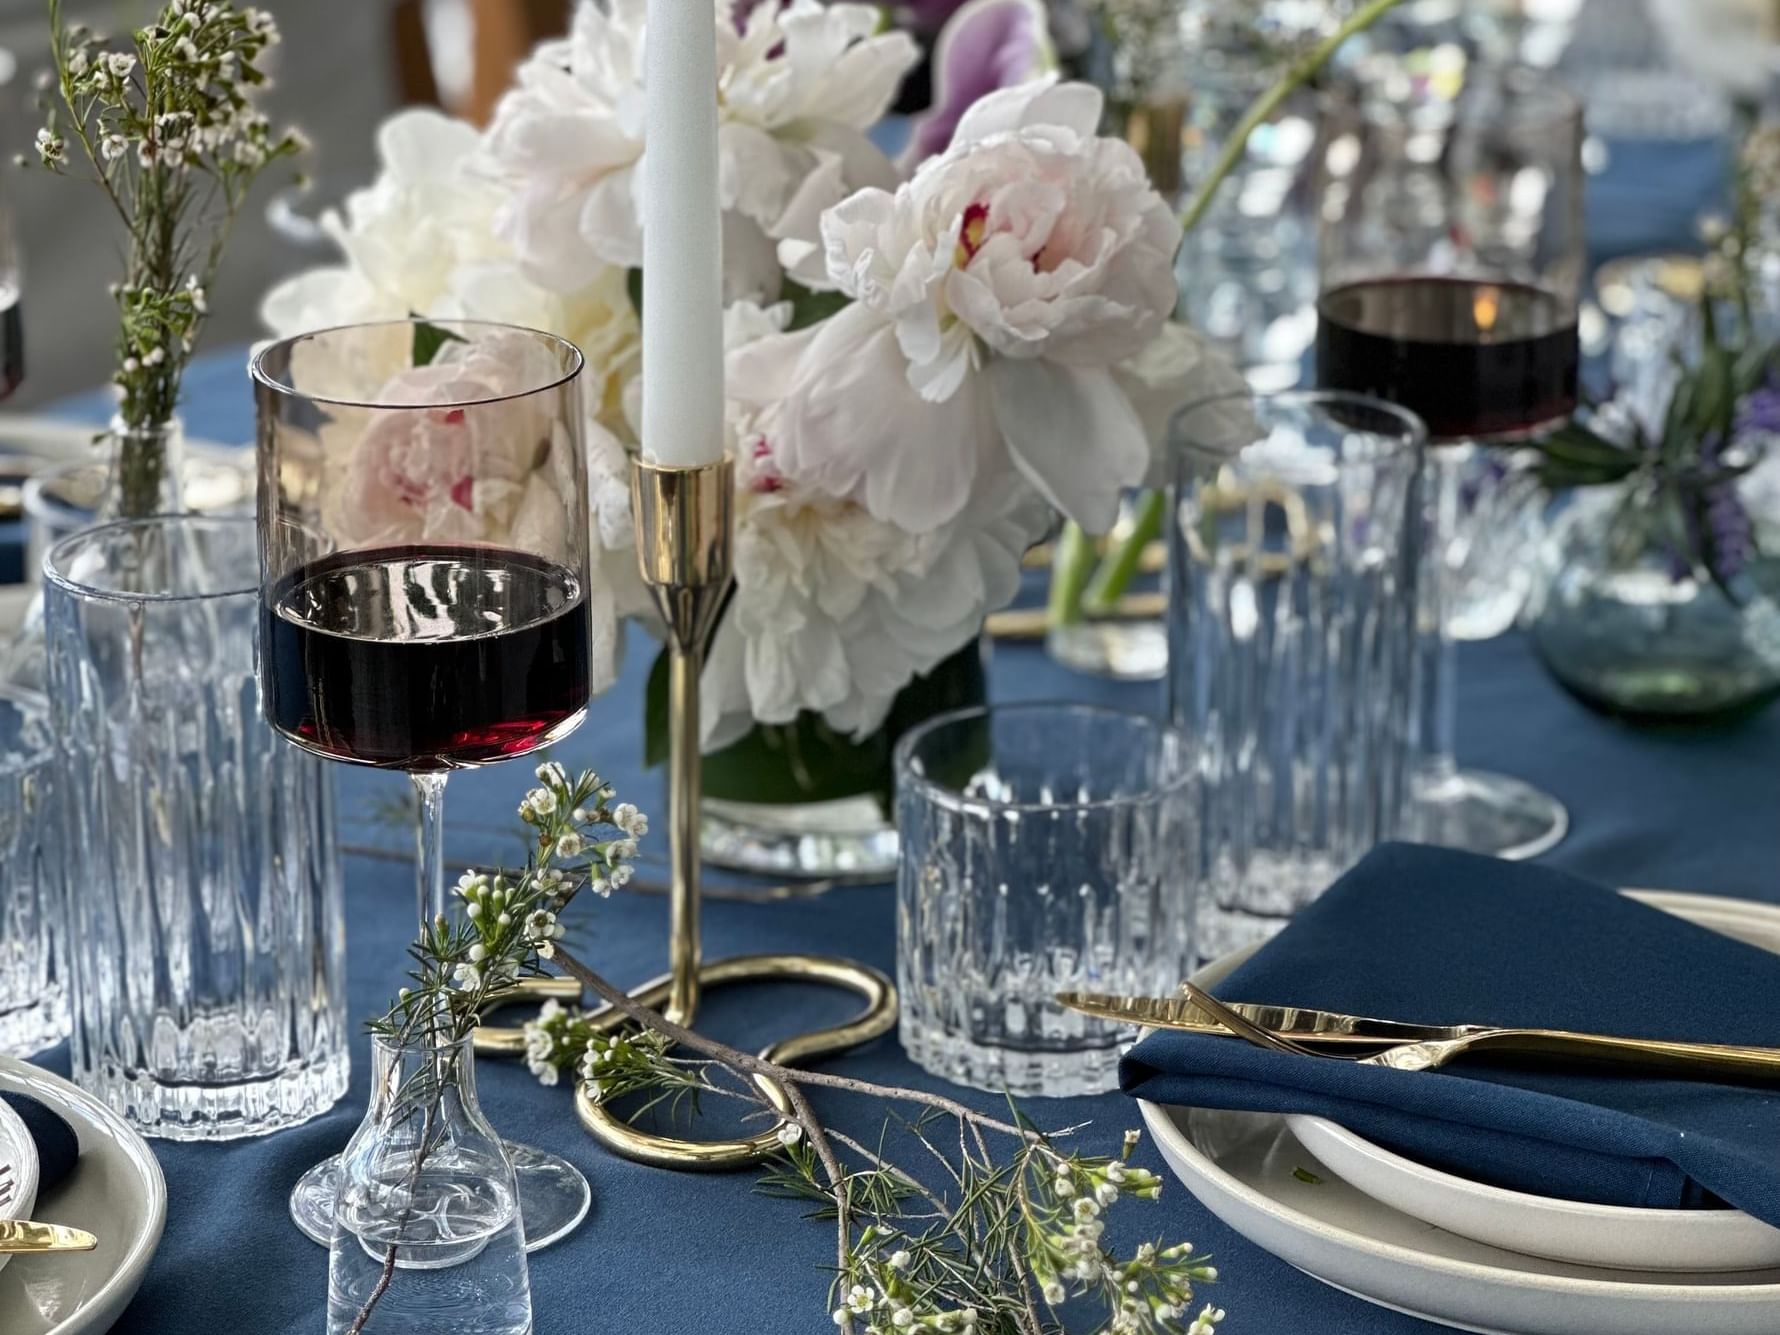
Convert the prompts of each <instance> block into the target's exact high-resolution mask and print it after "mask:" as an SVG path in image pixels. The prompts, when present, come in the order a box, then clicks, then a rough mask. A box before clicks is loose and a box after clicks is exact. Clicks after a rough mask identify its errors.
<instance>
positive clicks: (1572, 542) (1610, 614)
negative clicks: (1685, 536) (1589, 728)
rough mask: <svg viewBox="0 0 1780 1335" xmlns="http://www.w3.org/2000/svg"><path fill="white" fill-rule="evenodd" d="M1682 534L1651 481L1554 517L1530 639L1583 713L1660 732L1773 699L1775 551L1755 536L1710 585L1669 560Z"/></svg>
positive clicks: (1779, 685)
mask: <svg viewBox="0 0 1780 1335" xmlns="http://www.w3.org/2000/svg"><path fill="white" fill-rule="evenodd" d="M1720 513H1721V514H1722V512H1720ZM1705 522H1706V523H1714V522H1722V521H1720V520H1714V519H1713V518H1712V517H1711V514H1710V512H1708V517H1707V520H1706V521H1705ZM1683 532H1685V525H1684V524H1679V523H1677V522H1675V521H1674V507H1673V506H1671V505H1669V504H1666V503H1665V501H1664V496H1663V491H1662V487H1661V484H1659V483H1658V482H1657V481H1656V480H1655V479H1654V478H1651V477H1648V476H1639V477H1634V478H1632V479H1631V480H1629V481H1628V482H1626V483H1623V484H1619V485H1616V486H1611V487H1596V488H1590V489H1587V490H1584V491H1580V492H1578V493H1577V494H1576V495H1575V496H1574V497H1572V498H1571V501H1570V503H1569V504H1568V505H1567V506H1566V507H1565V508H1564V510H1563V512H1562V513H1561V514H1560V516H1559V517H1558V520H1557V522H1556V524H1555V525H1554V527H1553V530H1552V533H1551V536H1550V538H1549V540H1548V542H1547V546H1546V550H1545V559H1544V562H1543V570H1542V572H1541V578H1540V580H1539V583H1538V586H1537V587H1536V589H1535V591H1534V595H1533V600H1532V603H1531V605H1530V607H1529V611H1528V617H1527V629H1528V633H1529V635H1530V636H1531V639H1532V642H1533V647H1534V649H1535V650H1536V651H1537V652H1538V655H1539V659H1540V661H1541V662H1542V663H1543V664H1544V665H1545V667H1546V669H1547V670H1548V671H1549V672H1550V673H1551V674H1552V676H1553V677H1555V678H1556V679H1557V680H1558V682H1559V683H1560V684H1561V685H1562V686H1563V687H1564V688H1565V689H1566V690H1568V691H1569V692H1570V693H1571V694H1572V695H1574V696H1575V697H1576V698H1577V699H1579V700H1581V701H1582V702H1583V703H1584V704H1587V705H1589V706H1591V707H1593V708H1595V709H1598V710H1601V711H1602V712H1604V713H1608V714H1613V715H1617V716H1619V717H1622V718H1626V719H1630V720H1633V721H1642V722H1652V723H1664V722H1687V721H1707V720H1712V719H1719V718H1726V717H1731V716H1735V715H1739V714H1743V713H1747V712H1750V711H1753V710H1755V709H1758V708H1760V707H1761V706H1763V705H1765V704H1767V703H1768V702H1770V701H1772V700H1773V699H1775V698H1776V697H1777V696H1780V540H1776V535H1774V534H1771V533H1770V534H1765V535H1764V534H1763V533H1761V531H1760V530H1759V529H1757V530H1754V532H1753V536H1752V539H1751V540H1750V541H1749V542H1748V543H1747V545H1746V546H1745V545H1742V544H1739V552H1738V555H1739V557H1740V558H1741V559H1739V560H1738V561H1737V563H1736V565H1735V567H1734V568H1733V569H1725V568H1722V566H1721V568H1720V569H1719V570H1718V571H1717V572H1716V575H1713V574H1710V573H1708V572H1707V571H1706V570H1705V569H1703V568H1702V567H1701V565H1700V563H1699V562H1697V561H1695V560H1692V559H1689V558H1688V557H1687V556H1685V555H1683V554H1681V553H1678V552H1677V550H1676V548H1677V546H1678V545H1683V544H1682V543H1681V542H1680V540H1679V535H1680V534H1681V533H1683Z"/></svg>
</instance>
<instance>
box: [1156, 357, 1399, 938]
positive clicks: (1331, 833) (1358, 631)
mask: <svg viewBox="0 0 1780 1335" xmlns="http://www.w3.org/2000/svg"><path fill="white" fill-rule="evenodd" d="M1422 444H1423V433H1422V428H1421V424H1420V423H1419V421H1417V419H1416V418H1415V417H1414V416H1413V415H1412V414H1410V413H1408V412H1406V411H1404V410H1402V409H1399V408H1395V407H1392V406H1390V405H1389V404H1386V403H1383V402H1380V401H1379V400H1376V399H1369V398H1365V397H1363V396H1360V395H1352V394H1331V393H1316V392H1289V393H1284V394H1278V395H1273V396H1252V395H1247V394H1239V395H1236V396H1233V397H1228V398H1222V399H1215V400H1211V401H1209V402H1206V403H1202V404H1198V405H1196V406H1191V407H1188V408H1186V409H1184V410H1182V411H1181V412H1180V413H1179V414H1178V415H1177V416H1176V418H1175V420H1174V423H1173V427H1172V438H1171V449H1172V458H1171V461H1170V462H1171V467H1172V469H1173V491H1172V495H1171V517H1172V520H1171V522H1170V524H1169V525H1168V550H1169V560H1168V565H1169V598H1168V628H1169V638H1168V661H1169V712H1170V715H1171V717H1172V719H1173V721H1174V723H1175V724H1176V725H1177V726H1178V727H1180V728H1182V729H1183V730H1184V731H1186V732H1187V733H1188V734H1189V735H1191V736H1192V737H1193V738H1194V740H1195V742H1196V743H1197V744H1198V746H1199V748H1200V751H1201V756H1202V766H1203V776H1204V801H1205V815H1204V819H1205V840H1206V855H1207V877H1208V879H1207V883H1206V896H1205V899H1204V901H1203V909H1202V912H1201V915H1200V922H1199V943H1198V948H1199V954H1200V956H1201V958H1204V959H1212V958H1216V957H1218V956H1220V955H1222V954H1225V953H1227V952H1229V951H1231V950H1235V949H1237V948H1238V947H1240V946H1243V945H1247V944H1250V943H1252V942H1255V941H1258V940H1263V939H1265V938H1266V937H1268V936H1270V935H1272V933H1273V932H1275V931H1277V930H1278V929H1279V928H1280V927H1282V926H1284V925H1285V923H1286V922H1287V920H1288V919H1290V917H1291V916H1292V915H1293V914H1294V913H1296V912H1297V911H1298V910H1299V909H1301V908H1303V907H1304V906H1305V905H1306V904H1308V903H1310V901H1311V900H1312V899H1314V898H1315V897H1316V896H1317V895H1318V894H1320V893H1321V892H1322V891H1323V890H1324V889H1326V888H1327V887H1328V885H1329V884H1330V882H1332V881H1333V880H1334V879H1335V878H1336V877H1337V876H1339V875H1340V874H1341V873H1342V872H1343V871H1345V870H1346V869H1347V868H1348V867H1349V866H1351V865H1352V864H1353V863H1354V862H1355V861H1356V860H1357V859H1358V858H1359V857H1360V855H1361V854H1363V853H1364V852H1365V851H1366V850H1367V849H1369V848H1370V847H1372V845H1373V844H1375V843H1377V842H1378V841H1379V840H1381V839H1384V838H1388V837H1390V836H1391V835H1392V834H1394V833H1395V832H1396V830H1397V827H1398V822H1399V820H1400V818H1401V816H1402V811H1403V806H1404V796H1405V789H1406V783H1407V774H1406V769H1407V765H1408V759H1409V754H1410V745H1411V741H1412V737H1413V731H1414V719H1415V710H1414V708H1413V701H1414V698H1415V678H1414V672H1413V655H1412V649H1413V638H1414V613H1415V564H1414V562H1415V559H1416V555H1417V551H1416V549H1417V545H1418V544H1417V536H1418V534H1419V533H1420V525H1419V513H1420V512H1419V509H1418V504H1419V491H1420V460H1421V451H1422Z"/></svg>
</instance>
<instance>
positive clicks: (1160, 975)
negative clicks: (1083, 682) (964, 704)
mask: <svg viewBox="0 0 1780 1335" xmlns="http://www.w3.org/2000/svg"><path fill="white" fill-rule="evenodd" d="M1195 767H1196V762H1195V757H1194V755H1193V750H1192V748H1191V747H1190V746H1189V745H1188V742H1187V739H1186V737H1185V736H1184V735H1183V734H1181V733H1180V732H1178V731H1176V730H1175V729H1173V728H1171V727H1169V726H1168V725H1166V724H1164V723H1162V722H1160V721H1158V720H1156V719H1153V718H1150V717H1148V716H1145V715H1141V714H1127V713H1122V712H1120V711H1117V710H1111V709H1101V708H1097V707H1094V706H1090V705H1070V704H1023V705H1007V706H1002V707H1000V708H992V709H984V708H976V709H966V710H961V711H958V712H956V713H951V714H943V715H941V716H940V717H938V718H936V719H933V720H931V721H929V722H927V723H925V724H923V725H922V726H921V727H919V728H917V729H915V731H913V732H911V733H909V734H908V735H907V736H906V737H904V738H903V740H902V742H901V743H900V744H899V745H898V747H897V753H896V812H897V828H898V830H899V831H900V833H901V839H902V866H901V871H900V874H899V878H898V883H897V913H896V945H897V949H896V964H897V986H898V988H900V989H901V994H902V1028H901V1037H902V1046H903V1048H904V1050H905V1051H906V1052H907V1053H908V1054H909V1056H910V1057H911V1058H912V1059H913V1060H914V1061H915V1062H917V1063H918V1064H919V1065H921V1066H923V1067H925V1068H926V1069H927V1070H929V1071H932V1072H933V1073H934V1074H936V1075H942V1076H944V1077H946V1078H947V1079H949V1080H956V1081H958V1082H960V1083H961V1084H967V1085H973V1086H975V1087H977V1088H979V1089H991V1090H996V1091H998V1092H999V1091H1006V1092H1008V1093H1010V1094H1016V1095H1037V1094H1043V1095H1048V1096H1056V1097H1061V1096H1065V1095H1072V1094H1091V1093H1097V1092H1101V1091H1104V1090H1107V1089H1109V1088H1111V1087H1112V1086H1113V1084H1114V1083H1115V1081H1116V1078H1117V1070H1118V1061H1119V1050H1120V1047H1121V1045H1122V1044H1124V1043H1125V1042H1128V1041H1129V1040H1130V1039H1131V1038H1132V1037H1133V1034H1132V1032H1131V1030H1130V1029H1128V1028H1126V1027H1123V1026H1120V1025H1116V1024H1111V1023H1108V1022H1105V1021H1101V1020H1093V1019H1088V1018H1087V1017H1085V1016H1082V1015H1078V1014H1076V1013H1075V1012H1073V1011H1069V1010H1065V1009H1064V1008H1063V1007H1061V1006H1059V1005H1058V1004H1057V1001H1056V994H1057V992H1059V991H1061V990H1065V989H1072V990H1078V991H1090V992H1121V993H1146V994H1155V993H1163V994H1165V993H1167V992H1169V991H1171V990H1173V988H1174V987H1175V986H1176V985H1177V984H1178V983H1179V982H1180V980H1181V979H1182V978H1184V977H1186V975H1187V973H1188V972H1190V970H1191V964H1192V960H1193V940H1192V928H1193V915H1194V906H1195V901H1196V898H1197V894H1198V889H1199V876H1198V868H1199V827H1198V820H1197V810H1196V805H1197V796H1196V794H1197V789H1196V785H1195Z"/></svg>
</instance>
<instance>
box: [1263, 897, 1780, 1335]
mask: <svg viewBox="0 0 1780 1335" xmlns="http://www.w3.org/2000/svg"><path fill="white" fill-rule="evenodd" d="M1626 893H1627V894H1629V895H1631V896H1632V897H1633V898H1635V899H1639V900H1642V901H1643V902H1644V903H1646V904H1649V905H1651V906H1652V907H1653V908H1659V909H1662V910H1663V911H1665V912H1667V913H1673V914H1675V915H1676V916H1677V917H1680V918H1685V919H1687V920H1688V921H1689V922H1693V923H1697V924H1698V925H1699V926H1702V927H1706V928H1709V929H1711V930H1712V931H1715V932H1722V933H1723V934H1724V935H1726V936H1729V937H1734V938H1735V939H1737V940H1739V941H1743V942H1747V943H1748V944H1749V945H1752V946H1759V947H1760V948H1761V949H1763V950H1768V951H1772V952H1774V953H1775V954H1780V908H1777V907H1775V906H1773V905H1771V904H1756V903H1751V902H1749V901H1747V900H1735V899H1716V898H1712V897H1709V896H1704V895H1684V894H1676V893H1674V892H1672V891H1657V890H1628V891H1627V892H1626ZM1286 1124H1287V1125H1288V1126H1290V1127H1291V1129H1292V1134H1293V1135H1295V1136H1296V1137H1297V1138H1298V1142H1299V1144H1301V1145H1303V1146H1304V1147H1305V1148H1306V1149H1307V1150H1309V1151H1310V1152H1311V1153H1312V1154H1314V1155H1315V1156H1316V1157H1317V1158H1318V1159H1319V1160H1321V1161H1322V1163H1323V1165H1324V1166H1325V1167H1326V1168H1328V1169H1329V1170H1330V1171H1331V1172H1333V1173H1336V1174H1337V1175H1339V1176H1340V1177H1343V1178H1345V1179H1346V1180H1347V1181H1348V1183H1349V1184H1351V1185H1352V1186H1355V1187H1358V1188H1359V1189H1360V1190H1361V1191H1363V1192H1365V1193H1366V1194H1367V1195H1368V1196H1372V1197H1375V1198H1376V1199H1378V1200H1380V1201H1382V1202H1384V1203H1385V1204H1386V1205H1389V1206H1391V1207H1392V1208H1394V1209H1397V1210H1401V1211H1403V1212H1404V1213H1405V1214H1409V1215H1413V1216H1415V1218H1417V1219H1421V1220H1424V1221H1426V1222H1427V1223H1430V1224H1433V1225H1435V1226H1436V1227H1439V1228H1444V1229H1446V1230H1447V1231H1448V1232H1451V1233H1457V1234H1459V1235H1460V1236H1461V1237H1467V1238H1475V1239H1476V1240H1477V1241H1479V1242H1487V1243H1489V1244H1491V1245H1492V1246H1496V1247H1505V1248H1507V1249H1508V1250H1510V1251H1517V1252H1527V1253H1529V1254H1531V1255H1534V1256H1544V1257H1549V1258H1550V1259H1552V1260H1556V1261H1575V1262H1577V1263H1578V1264H1580V1265H1591V1266H1604V1267H1607V1268H1609V1269H1615V1270H1649V1271H1663V1270H1674V1271H1702V1270H1759V1269H1763V1268H1766V1267H1780V1228H1774V1227H1772V1226H1771V1225H1768V1224H1764V1223H1762V1222H1761V1221H1760V1220H1759V1219H1753V1218H1751V1217H1750V1216H1749V1215H1746V1214H1744V1213H1743V1212H1742V1211H1741V1210H1661V1209H1629V1208H1626V1207H1624V1206H1613V1205H1588V1204H1583V1203H1581V1202H1578V1201H1566V1200H1561V1199H1558V1198H1556V1197H1551V1196H1535V1195H1531V1194H1529V1193H1525V1192H1518V1191H1506V1190H1503V1189H1502V1188H1500V1187H1492V1186H1488V1185H1486V1184H1484V1183H1481V1182H1472V1181H1470V1180H1468V1179H1466V1178H1463V1177H1458V1176H1455V1175H1454V1174H1451V1173H1443V1172H1440V1171H1439V1170H1437V1169H1433V1168H1429V1167H1428V1166H1427V1165H1425V1164H1420V1163H1417V1162H1415V1161H1414V1160H1413V1159H1408V1158H1405V1157H1404V1156H1403V1155H1400V1154H1395V1153H1393V1152H1392V1151H1390V1150H1387V1149H1385V1148H1384V1147H1383V1146H1381V1145H1377V1144H1374V1143H1373V1142H1372V1141H1369V1140H1367V1139H1366V1138H1365V1137H1364V1136H1361V1135H1358V1134H1356V1133H1355V1132H1353V1131H1349V1130H1347V1129H1346V1128H1345V1127H1341V1126H1337V1125H1336V1124H1335V1123H1333V1122H1331V1121H1329V1120H1328V1119H1327V1118H1322V1117H1307V1116H1288V1117H1287V1118H1286ZM1776 1328H1777V1329H1780V1322H1777V1323H1776Z"/></svg>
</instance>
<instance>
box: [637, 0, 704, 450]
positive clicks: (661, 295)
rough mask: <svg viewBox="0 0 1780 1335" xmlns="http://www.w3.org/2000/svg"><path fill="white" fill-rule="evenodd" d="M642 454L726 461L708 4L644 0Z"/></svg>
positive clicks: (700, 0)
mask: <svg viewBox="0 0 1780 1335" xmlns="http://www.w3.org/2000/svg"><path fill="white" fill-rule="evenodd" d="M643 79H644V92H645V96H646V100H647V112H646V115H645V132H644V141H643V154H644V157H643V168H642V170H643V453H644V455H645V457H647V458H649V459H652V460H654V461H655V462H657V463H664V464H707V463H714V462H716V461H717V460H718V459H720V458H722V457H723V250H722V220H721V211H720V209H719V207H718V203H717V26H716V6H715V4H714V3H713V0H649V26H648V29H647V32H646V35H645V38H644V56H643Z"/></svg>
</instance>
